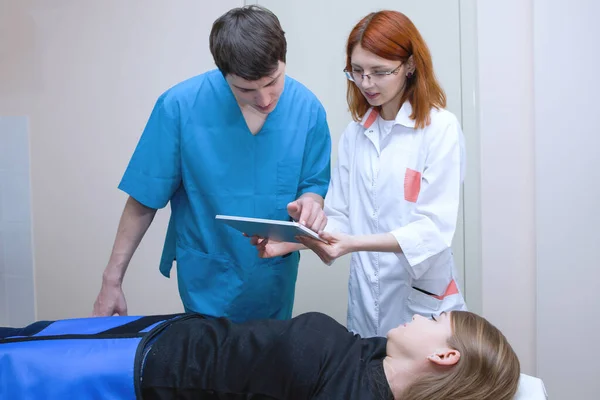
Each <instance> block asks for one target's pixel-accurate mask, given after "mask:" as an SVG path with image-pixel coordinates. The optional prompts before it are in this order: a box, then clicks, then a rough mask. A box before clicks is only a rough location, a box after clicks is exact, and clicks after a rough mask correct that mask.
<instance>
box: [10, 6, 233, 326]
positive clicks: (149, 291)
mask: <svg viewBox="0 0 600 400" xmlns="http://www.w3.org/2000/svg"><path fill="white" fill-rule="evenodd" d="M1 4H2V9H1V10H2V12H0V15H1V16H2V17H1V18H2V24H1V25H0V26H2V30H3V34H2V35H0V38H1V39H0V40H2V49H3V50H5V51H6V52H7V54H8V55H9V57H8V58H2V61H3V63H2V69H1V70H0V71H2V76H1V83H0V88H2V89H0V115H7V114H8V115H10V114H12V115H27V116H29V117H30V137H31V160H32V163H31V176H32V207H33V232H34V242H35V280H36V286H37V290H36V304H37V317H38V318H40V319H50V318H65V317H75V316H87V315H90V313H91V310H92V306H93V302H94V299H95V296H96V294H97V292H98V290H99V289H100V283H101V274H102V270H103V269H104V267H105V265H106V262H107V261H108V256H109V253H110V249H111V246H112V242H113V240H114V235H115V233H116V228H117V224H118V220H119V216H120V213H121V211H122V208H123V205H124V201H125V195H124V194H123V193H122V192H120V191H119V190H117V188H116V186H117V184H118V182H119V180H120V178H121V175H122V173H123V171H124V169H125V167H126V164H127V162H128V161H129V157H130V156H131V153H132V151H133V149H134V147H135V145H136V143H137V140H138V138H139V135H140V133H141V130H142V128H143V126H144V124H145V122H146V120H147V118H148V115H149V112H150V111H151V108H152V106H153V104H154V101H155V100H156V98H157V97H158V95H159V94H160V93H161V92H162V91H164V90H165V89H166V88H168V87H169V86H171V85H173V84H174V83H176V82H177V81H179V80H183V79H185V78H187V77H190V76H192V75H195V74H197V73H199V72H200V71H204V70H206V69H209V68H213V67H214V64H213V61H212V58H211V57H210V52H209V50H208V34H209V32H210V27H211V24H212V22H213V21H214V20H215V19H216V18H217V17H218V16H219V15H221V14H222V13H224V12H225V11H226V10H228V9H229V8H232V7H235V6H239V5H242V4H243V2H242V1H241V0H228V1H218V2H217V1H210V2H209V1H196V0H178V1H177V4H178V5H177V6H176V7H174V6H173V5H172V3H170V2H165V1H162V0H153V1H141V0H135V1H128V2H122V1H119V0H110V1H85V2H83V1H77V0H71V1H69V0H59V1H52V2H48V1H43V0H36V1H12V0H9V1H3V2H2V3H1ZM0 54H1V53H0ZM6 61H8V62H6ZM167 218H168V210H163V211H161V212H159V213H158V215H157V218H156V219H155V221H154V223H153V225H152V226H151V228H150V229H149V231H148V233H147V235H146V237H145V239H144V241H143V242H142V244H141V246H140V249H139V251H138V252H137V253H136V255H135V257H134V259H133V261H132V263H131V265H130V268H129V271H128V273H127V277H126V280H125V284H124V288H125V293H126V296H127V299H128V305H129V309H130V312H132V313H140V314H144V313H147V314H150V313H163V312H171V311H173V312H176V311H180V310H182V307H181V304H180V301H179V297H178V294H177V282H176V279H164V278H163V277H162V276H161V275H159V274H158V270H157V267H158V260H159V257H160V252H161V249H162V241H163V238H164V233H165V228H166V223H167Z"/></svg>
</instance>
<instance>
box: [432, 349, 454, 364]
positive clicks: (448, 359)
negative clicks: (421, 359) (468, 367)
mask: <svg viewBox="0 0 600 400" xmlns="http://www.w3.org/2000/svg"><path fill="white" fill-rule="evenodd" d="M427 359H428V360H429V361H430V362H432V363H434V364H436V365H440V366H448V367H449V366H452V365H456V364H457V363H458V360H460V351H458V350H454V349H442V350H439V351H436V352H435V353H433V354H432V355H430V356H429V357H427Z"/></svg>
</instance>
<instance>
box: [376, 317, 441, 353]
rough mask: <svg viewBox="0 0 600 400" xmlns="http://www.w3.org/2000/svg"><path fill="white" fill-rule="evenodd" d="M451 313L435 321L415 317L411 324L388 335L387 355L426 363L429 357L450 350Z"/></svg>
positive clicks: (391, 331)
mask: <svg viewBox="0 0 600 400" xmlns="http://www.w3.org/2000/svg"><path fill="white" fill-rule="evenodd" d="M450 318H451V314H450V313H445V312H444V313H442V314H440V315H439V316H437V317H434V318H433V319H429V318H425V317H423V316H421V315H415V316H413V319H412V321H411V322H410V323H407V324H404V325H400V326H398V327H397V328H394V329H392V330H390V331H389V332H388V334H387V338H388V344H387V350H388V351H387V353H388V356H391V357H394V356H396V357H398V356H401V357H408V358H410V359H413V360H423V361H426V360H427V358H428V357H429V356H431V355H432V354H435V353H437V352H440V351H442V350H446V349H448V340H449V339H450V337H451V336H452V322H451V319H450Z"/></svg>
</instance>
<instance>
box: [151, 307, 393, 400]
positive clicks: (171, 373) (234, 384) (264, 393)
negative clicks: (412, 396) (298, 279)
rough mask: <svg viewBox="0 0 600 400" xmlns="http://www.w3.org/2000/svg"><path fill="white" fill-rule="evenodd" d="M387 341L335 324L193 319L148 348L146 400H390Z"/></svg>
mask: <svg viewBox="0 0 600 400" xmlns="http://www.w3.org/2000/svg"><path fill="white" fill-rule="evenodd" d="M385 347H386V339H385V338H368V339H363V338H361V337H360V336H358V335H355V334H353V333H350V332H348V330H347V329H346V328H344V327H343V326H342V325H340V324H339V323H337V322H336V321H335V320H334V319H332V318H330V317H328V316H326V315H324V314H320V313H307V314H303V315H300V316H298V317H296V318H293V319H291V320H288V321H278V320H266V321H265V320H261V321H253V322H246V323H242V324H233V323H232V322H230V321H228V320H226V319H200V318H194V319H188V320H185V321H181V322H179V323H176V324H174V325H173V326H171V327H170V328H168V330H167V331H166V332H165V333H163V334H162V335H161V336H160V337H158V339H156V341H155V342H154V343H153V344H152V347H151V348H150V350H149V352H148V354H147V357H146V361H145V363H144V367H143V374H142V384H141V387H142V394H143V398H144V399H219V400H221V399H227V400H239V399H245V400H248V399H252V400H273V399H285V400H296V399H298V400H299V399H315V400H316V399H318V400H326V399H327V400H329V399H344V400H349V399H360V400H370V399H386V400H387V399H390V398H392V397H391V392H390V389H389V385H388V383H387V380H386V378H385V374H384V372H383V364H382V360H383V358H384V357H385Z"/></svg>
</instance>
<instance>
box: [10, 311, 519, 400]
mask: <svg viewBox="0 0 600 400" xmlns="http://www.w3.org/2000/svg"><path fill="white" fill-rule="evenodd" d="M111 318H121V317H111ZM124 318H126V317H124ZM104 351H107V352H110V351H115V352H116V351H118V349H111V348H110V347H107V348H106V349H105V350H104ZM143 354H144V357H136V360H140V361H139V362H140V363H141V364H142V365H140V367H141V372H140V382H137V383H136V385H138V388H137V393H138V398H139V397H141V398H142V399H228V400H229V399H231V400H235V399H253V400H260V399H263V400H274V399H286V400H293V399H332V400H333V399H360V400H368V399H386V400H387V399H402V400H417V399H423V400H425V399H427V400H438V399H440V400H441V399H444V400H448V399H454V400H475V399H477V400H486V399H490V400H492V399H493V400H512V399H513V397H514V395H515V392H516V391H517V386H518V382H519V373H520V368H519V361H518V359H517V356H516V355H515V353H514V351H513V349H512V348H511V346H510V345H509V343H508V342H507V340H506V338H505V337H504V335H503V334H502V333H501V332H500V331H499V330H498V329H496V328H495V327H494V326H493V325H491V324H490V323H489V322H487V321H486V320H485V319H483V318H482V317H479V316H477V315H475V314H473V313H470V312H465V311H453V312H451V313H442V314H441V315H439V316H436V317H433V316H432V318H431V319H427V318H424V317H421V316H415V317H414V318H413V320H412V322H411V323H409V324H406V325H403V326H399V327H397V328H395V329H392V330H391V331H390V332H389V333H388V335H387V338H366V339H363V338H361V337H360V336H358V335H355V334H353V333H351V332H348V330H347V329H346V328H344V327H343V326H342V325H340V324H339V323H337V322H336V321H335V320H333V319H332V318H330V317H328V316H326V315H323V314H319V313H307V314H303V315H300V316H298V317H296V318H293V319H292V320H289V321H277V320H260V321H253V322H246V323H239V324H236V323H233V322H231V321H229V320H227V319H223V318H218V319H211V318H204V317H202V316H200V315H197V316H194V317H191V318H185V319H182V320H180V321H178V322H176V323H173V324H172V325H171V326H169V327H168V328H167V329H165V330H163V331H162V333H161V334H160V335H159V336H157V337H156V339H155V340H154V341H152V342H150V343H149V344H147V345H146V347H145V349H144V353H143ZM2 357H3V341H2V340H0V365H1V364H2V362H1V360H2ZM0 372H1V371H0Z"/></svg>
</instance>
